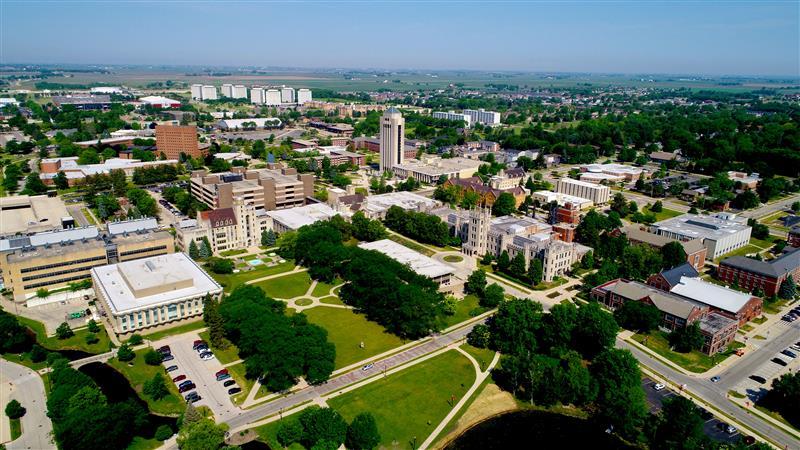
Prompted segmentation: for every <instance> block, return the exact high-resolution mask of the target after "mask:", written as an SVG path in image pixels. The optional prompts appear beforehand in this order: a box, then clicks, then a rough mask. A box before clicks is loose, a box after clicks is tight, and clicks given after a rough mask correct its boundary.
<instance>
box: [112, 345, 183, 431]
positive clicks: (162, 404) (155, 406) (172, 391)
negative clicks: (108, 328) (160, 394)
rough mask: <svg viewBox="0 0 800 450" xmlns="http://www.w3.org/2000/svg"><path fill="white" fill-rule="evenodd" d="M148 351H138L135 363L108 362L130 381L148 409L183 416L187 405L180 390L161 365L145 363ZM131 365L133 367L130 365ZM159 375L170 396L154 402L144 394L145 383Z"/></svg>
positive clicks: (114, 360)
mask: <svg viewBox="0 0 800 450" xmlns="http://www.w3.org/2000/svg"><path fill="white" fill-rule="evenodd" d="M148 350H149V349H142V350H138V351H136V357H135V358H133V361H129V362H121V361H119V360H118V359H117V358H112V359H111V360H109V361H108V364H109V365H110V366H111V367H113V368H114V369H116V370H117V371H119V372H120V373H122V374H123V375H125V378H127V379H128V381H130V383H131V386H132V387H133V389H134V390H135V391H136V393H137V394H138V395H139V397H141V398H142V400H144V401H146V402H147V407H148V408H149V409H150V411H153V412H154V413H157V414H164V415H177V414H181V413H182V412H184V411H185V410H186V403H184V401H183V398H182V397H181V395H180V394H179V393H178V388H177V387H175V383H173V382H172V378H171V377H170V374H168V373H165V372H164V367H163V366H162V365H161V364H159V365H157V366H151V365H149V364H147V363H145V362H144V354H145V353H147V351H148ZM131 363H132V364H133V365H130V364H131ZM157 373H158V374H161V375H162V376H164V380H165V381H166V382H167V383H166V384H167V387H168V388H169V395H168V396H166V397H164V398H162V399H161V400H153V399H152V398H150V397H149V396H147V395H145V394H144V393H143V392H142V389H143V388H144V383H145V382H147V381H149V380H151V379H152V378H153V377H154V376H155V375H156V374H157Z"/></svg>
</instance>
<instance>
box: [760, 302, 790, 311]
mask: <svg viewBox="0 0 800 450" xmlns="http://www.w3.org/2000/svg"><path fill="white" fill-rule="evenodd" d="M786 303H787V300H778V301H774V302H764V305H763V309H764V312H766V313H769V314H779V313H780V312H781V310H782V309H783V308H784V307H785V306H786Z"/></svg>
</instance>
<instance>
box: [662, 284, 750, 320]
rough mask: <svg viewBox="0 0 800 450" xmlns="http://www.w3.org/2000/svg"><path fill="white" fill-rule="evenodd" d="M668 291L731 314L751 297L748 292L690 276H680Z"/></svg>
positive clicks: (737, 310) (736, 311)
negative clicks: (678, 280)
mask: <svg viewBox="0 0 800 450" xmlns="http://www.w3.org/2000/svg"><path fill="white" fill-rule="evenodd" d="M670 292H672V293H673V294H678V295H680V296H682V297H686V298H689V299H692V300H694V301H697V302H700V303H705V304H706V305H710V306H713V307H714V308H717V309H721V310H723V311H727V312H729V313H732V314H736V313H738V312H739V310H741V309H742V307H744V305H746V304H747V302H749V301H750V299H751V298H753V296H752V295H750V294H745V293H742V292H739V291H734V290H733V289H729V288H726V287H723V286H719V285H716V284H714V283H709V282H707V281H703V280H701V279H699V278H691V277H681V280H680V282H678V284H677V285H675V287H673V288H672V290H671V291H670Z"/></svg>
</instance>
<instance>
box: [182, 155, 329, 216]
mask: <svg viewBox="0 0 800 450" xmlns="http://www.w3.org/2000/svg"><path fill="white" fill-rule="evenodd" d="M273 166H275V167H274V168H267V169H253V170H247V169H245V168H243V167H234V168H233V170H232V172H226V173H215V174H208V173H206V171H204V170H198V171H195V172H192V175H191V178H190V180H189V186H190V191H191V193H192V196H193V197H195V198H196V199H198V200H199V201H201V202H203V203H205V204H206V205H208V206H209V207H211V208H214V209H218V208H229V207H232V206H233V200H234V198H236V197H240V198H242V199H243V200H244V202H245V204H252V205H253V206H254V207H256V208H263V209H265V210H267V211H271V210H274V209H284V208H293V207H295V206H303V205H305V204H306V198H307V197H311V196H313V195H314V175H313V174H310V173H305V174H298V173H297V171H296V170H295V169H291V168H280V167H279V166H277V165H273Z"/></svg>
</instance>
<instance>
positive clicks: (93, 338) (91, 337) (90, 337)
mask: <svg viewBox="0 0 800 450" xmlns="http://www.w3.org/2000/svg"><path fill="white" fill-rule="evenodd" d="M84 341H86V343H87V344H88V345H92V344H97V343H98V342H100V338H99V337H97V335H96V334H93V333H89V334H87V335H86V337H85V338H84Z"/></svg>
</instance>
